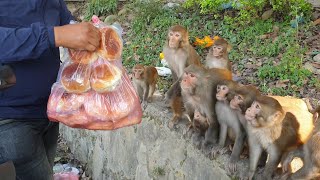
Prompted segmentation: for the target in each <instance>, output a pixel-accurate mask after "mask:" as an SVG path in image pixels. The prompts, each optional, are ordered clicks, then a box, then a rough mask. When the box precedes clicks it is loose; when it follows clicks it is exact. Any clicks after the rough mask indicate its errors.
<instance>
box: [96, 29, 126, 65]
mask: <svg viewBox="0 0 320 180" xmlns="http://www.w3.org/2000/svg"><path fill="white" fill-rule="evenodd" d="M100 32H101V42H100V48H99V49H98V50H97V53H98V55H99V56H101V57H102V58H104V59H107V60H109V61H113V60H117V59H120V57H121V52H122V46H123V45H122V40H121V38H120V36H119V34H118V33H117V32H116V30H114V29H113V28H111V27H104V28H101V29H100Z"/></svg>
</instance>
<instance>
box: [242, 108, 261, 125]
mask: <svg viewBox="0 0 320 180" xmlns="http://www.w3.org/2000/svg"><path fill="white" fill-rule="evenodd" d="M260 113H261V106H260V104H259V103H258V102H253V103H252V105H251V107H249V108H248V109H247V110H246V113H245V118H246V120H247V121H248V124H250V125H251V126H253V127H258V126H259V123H258V121H257V116H258V115H260Z"/></svg>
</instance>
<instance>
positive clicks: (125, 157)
mask: <svg viewBox="0 0 320 180" xmlns="http://www.w3.org/2000/svg"><path fill="white" fill-rule="evenodd" d="M144 116H145V117H144V118H143V121H142V123H141V124H139V125H135V126H131V127H125V128H121V129H118V130H115V131H90V130H81V129H72V128H69V127H66V126H61V129H60V133H61V135H62V137H63V138H64V139H65V140H66V141H67V142H68V145H69V147H70V149H71V151H72V153H74V154H75V156H76V158H77V159H79V160H80V161H82V162H83V163H84V164H86V165H87V167H88V168H89V169H88V172H89V173H91V175H92V177H93V179H97V180H100V179H101V180H102V179H112V180H114V179H121V180H122V179H136V180H148V179H160V180H161V179H163V180H164V179H166V180H174V179H179V180H180V179H182V180H183V179H190V180H206V179H214V180H220V179H221V180H223V179H230V177H229V176H227V173H226V171H225V170H224V164H225V162H226V161H227V160H228V157H229V155H223V156H221V157H219V158H217V159H215V160H210V159H209V158H208V157H205V155H204V154H203V153H202V151H201V150H199V149H197V148H195V146H194V145H193V143H191V140H190V138H189V139H188V138H186V137H185V136H183V133H182V131H183V130H184V129H185V125H184V124H183V123H181V124H180V126H178V129H176V130H171V129H169V128H168V127H167V122H168V121H169V119H170V117H171V116H172V114H171V113H169V112H168V110H167V108H165V107H164V104H163V103H162V102H160V101H157V103H153V104H149V105H148V107H147V109H146V110H145V113H144ZM241 164H242V165H241ZM239 166H240V169H241V171H240V172H244V169H245V167H247V166H246V163H243V162H240V163H239ZM86 172H87V171H86Z"/></svg>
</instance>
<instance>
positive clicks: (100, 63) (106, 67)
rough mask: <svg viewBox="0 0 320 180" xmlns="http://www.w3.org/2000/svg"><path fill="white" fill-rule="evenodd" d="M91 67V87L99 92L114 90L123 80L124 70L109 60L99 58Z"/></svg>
mask: <svg viewBox="0 0 320 180" xmlns="http://www.w3.org/2000/svg"><path fill="white" fill-rule="evenodd" d="M91 68H92V73H91V77H90V83H91V87H92V89H94V90H95V91H97V92H99V93H103V92H107V91H112V90H114V89H115V88H116V87H117V85H118V84H119V83H120V82H121V76H122V71H121V70H120V69H119V68H118V67H117V66H116V65H114V64H111V63H109V62H108V61H105V60H103V59H99V60H97V61H96V62H95V63H94V64H92V67H91Z"/></svg>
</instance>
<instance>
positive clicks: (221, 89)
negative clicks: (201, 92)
mask: <svg viewBox="0 0 320 180" xmlns="http://www.w3.org/2000/svg"><path fill="white" fill-rule="evenodd" d="M228 93H229V88H228V86H226V85H218V86H217V94H216V98H217V100H218V101H226V100H227V94H228Z"/></svg>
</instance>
